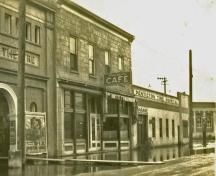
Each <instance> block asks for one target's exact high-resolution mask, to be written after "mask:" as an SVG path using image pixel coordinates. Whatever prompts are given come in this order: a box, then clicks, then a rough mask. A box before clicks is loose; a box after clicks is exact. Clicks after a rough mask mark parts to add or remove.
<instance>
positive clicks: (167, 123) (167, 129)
mask: <svg viewBox="0 0 216 176" xmlns="http://www.w3.org/2000/svg"><path fill="white" fill-rule="evenodd" d="M166 137H169V119H166Z"/></svg>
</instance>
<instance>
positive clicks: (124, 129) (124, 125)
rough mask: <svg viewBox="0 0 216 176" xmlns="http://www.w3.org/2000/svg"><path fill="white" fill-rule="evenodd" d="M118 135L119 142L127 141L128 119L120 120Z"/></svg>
mask: <svg viewBox="0 0 216 176" xmlns="http://www.w3.org/2000/svg"><path fill="white" fill-rule="evenodd" d="M120 135H121V140H128V139H129V119H128V118H122V117H121V118H120Z"/></svg>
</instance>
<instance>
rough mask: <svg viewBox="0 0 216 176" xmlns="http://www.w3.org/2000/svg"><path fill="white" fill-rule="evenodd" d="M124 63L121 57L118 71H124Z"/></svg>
mask: <svg viewBox="0 0 216 176" xmlns="http://www.w3.org/2000/svg"><path fill="white" fill-rule="evenodd" d="M123 63H124V61H123V59H122V58H121V57H119V58H118V69H119V70H123V66H124V64H123Z"/></svg>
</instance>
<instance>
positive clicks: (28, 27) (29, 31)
mask: <svg viewBox="0 0 216 176" xmlns="http://www.w3.org/2000/svg"><path fill="white" fill-rule="evenodd" d="M26 40H29V41H30V40H31V23H28V22H26Z"/></svg>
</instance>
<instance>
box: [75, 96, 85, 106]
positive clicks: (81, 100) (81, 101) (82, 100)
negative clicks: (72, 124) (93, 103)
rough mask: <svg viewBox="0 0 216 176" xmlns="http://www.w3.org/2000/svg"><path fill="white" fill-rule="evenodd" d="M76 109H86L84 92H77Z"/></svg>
mask: <svg viewBox="0 0 216 176" xmlns="http://www.w3.org/2000/svg"><path fill="white" fill-rule="evenodd" d="M75 107H76V109H85V96H84V94H82V93H75Z"/></svg>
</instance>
